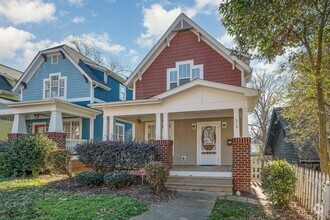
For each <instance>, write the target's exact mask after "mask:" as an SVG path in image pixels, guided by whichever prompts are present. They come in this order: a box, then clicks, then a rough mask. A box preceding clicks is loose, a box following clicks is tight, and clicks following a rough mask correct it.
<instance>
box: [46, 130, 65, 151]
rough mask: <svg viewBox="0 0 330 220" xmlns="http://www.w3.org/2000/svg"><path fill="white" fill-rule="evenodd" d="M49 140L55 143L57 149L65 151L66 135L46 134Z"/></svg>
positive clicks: (61, 133)
mask: <svg viewBox="0 0 330 220" xmlns="http://www.w3.org/2000/svg"><path fill="white" fill-rule="evenodd" d="M47 136H48V138H49V139H51V140H53V141H55V142H56V144H57V147H58V148H60V149H66V146H65V145H66V133H63V132H48V133H47Z"/></svg>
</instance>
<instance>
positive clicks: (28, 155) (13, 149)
mask: <svg viewBox="0 0 330 220" xmlns="http://www.w3.org/2000/svg"><path fill="white" fill-rule="evenodd" d="M56 149H57V147H56V143H55V142H54V141H52V140H50V139H48V137H47V136H44V135H41V134H34V135H25V136H22V137H19V138H17V139H16V140H14V141H10V142H9V143H8V150H7V153H5V155H6V159H7V160H8V162H9V163H10V166H12V167H13V175H15V176H17V175H23V176H25V175H27V174H32V175H33V176H36V175H39V173H40V172H41V171H44V170H45V169H46V157H47V154H49V153H50V152H51V151H54V150H56Z"/></svg>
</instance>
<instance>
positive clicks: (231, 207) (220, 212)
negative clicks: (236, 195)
mask: <svg viewBox="0 0 330 220" xmlns="http://www.w3.org/2000/svg"><path fill="white" fill-rule="evenodd" d="M218 219H266V215H265V214H264V212H263V210H262V208H261V207H260V206H257V205H252V204H250V203H247V202H236V201H228V200H218V201H217V202H216V203H215V206H214V208H213V211H212V213H211V215H210V216H209V220H218Z"/></svg>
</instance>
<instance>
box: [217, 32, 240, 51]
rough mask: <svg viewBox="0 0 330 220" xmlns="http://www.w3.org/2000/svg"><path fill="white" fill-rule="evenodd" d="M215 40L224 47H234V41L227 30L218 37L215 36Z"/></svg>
mask: <svg viewBox="0 0 330 220" xmlns="http://www.w3.org/2000/svg"><path fill="white" fill-rule="evenodd" d="M217 40H218V41H219V42H220V43H221V44H222V45H224V46H225V47H229V48H232V47H235V46H236V43H235V41H234V37H233V36H231V35H229V34H228V32H226V34H225V35H223V36H222V37H220V38H217Z"/></svg>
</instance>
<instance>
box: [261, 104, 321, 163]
mask: <svg viewBox="0 0 330 220" xmlns="http://www.w3.org/2000/svg"><path fill="white" fill-rule="evenodd" d="M282 110H283V108H281V107H277V108H273V112H272V118H271V124H270V126H269V129H268V134H267V140H266V147H265V150H266V151H267V152H266V153H271V152H273V148H274V145H275V143H276V141H277V139H278V138H279V128H280V127H282V128H283V130H284V133H285V137H288V138H290V137H293V134H291V133H290V131H289V129H288V126H289V125H290V123H292V122H290V121H288V120H286V119H285V118H283V117H282V115H281V112H282ZM285 137H284V138H285ZM288 143H289V142H288ZM290 143H291V146H292V147H293V148H294V150H295V153H296V155H297V157H298V159H299V160H300V161H319V160H320V158H319V155H318V153H317V150H316V148H315V146H314V145H313V143H312V141H311V140H307V141H305V142H304V143H303V144H298V143H293V142H290Z"/></svg>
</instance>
